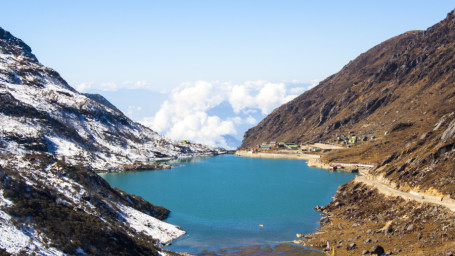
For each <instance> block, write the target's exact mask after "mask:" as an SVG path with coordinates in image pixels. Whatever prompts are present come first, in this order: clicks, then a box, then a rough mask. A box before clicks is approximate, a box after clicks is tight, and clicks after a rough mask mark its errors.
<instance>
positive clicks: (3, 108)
mask: <svg viewBox="0 0 455 256" xmlns="http://www.w3.org/2000/svg"><path fill="white" fill-rule="evenodd" d="M0 46H1V52H0V98H1V103H0V104H1V105H0V122H1V123H2V126H1V128H0V129H1V130H0V134H1V137H0V138H1V141H0V143H1V144H0V146H1V147H0V150H1V151H2V153H13V154H20V153H21V152H50V153H52V154H53V155H54V156H55V157H56V158H58V159H64V161H65V162H67V163H70V164H83V165H84V166H87V167H90V168H91V169H94V170H103V171H106V170H119V169H122V168H123V164H124V163H133V162H143V163H147V162H150V161H153V160H156V159H157V158H162V157H178V156H191V155H195V154H214V153H216V152H215V150H214V149H212V148H208V147H205V146H202V145H193V144H190V145H183V144H181V143H174V142H172V141H170V140H167V139H166V138H164V137H163V136H161V135H159V134H157V133H156V132H154V131H152V130H150V129H148V128H146V127H144V126H142V125H140V124H138V123H135V122H133V121H131V120H130V119H129V118H127V117H126V116H125V115H123V113H121V112H120V111H119V110H118V109H117V108H115V107H114V106H113V105H112V104H111V103H109V102H108V101H107V100H106V99H105V98H103V97H102V96H100V95H87V94H81V93H78V92H77V91H75V90H74V89H73V88H72V87H71V86H69V85H68V84H67V83H66V82H65V80H63V79H62V78H61V77H60V75H59V74H58V73H57V72H55V71H54V70H52V69H50V68H47V67H45V66H43V65H41V64H40V63H39V62H38V60H37V58H36V57H35V56H34V55H33V54H32V52H31V49H30V47H29V46H27V45H26V44H24V43H23V42H22V41H21V40H20V39H17V38H15V37H13V36H12V35H11V34H10V33H8V32H6V31H4V30H2V29H0Z"/></svg>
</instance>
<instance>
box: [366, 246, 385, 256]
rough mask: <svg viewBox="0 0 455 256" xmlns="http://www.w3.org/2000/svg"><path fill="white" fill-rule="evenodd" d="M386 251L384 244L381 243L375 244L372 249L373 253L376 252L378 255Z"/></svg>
mask: <svg viewBox="0 0 455 256" xmlns="http://www.w3.org/2000/svg"><path fill="white" fill-rule="evenodd" d="M384 252H385V251H384V248H382V246H380V245H376V246H374V247H373V248H372V249H371V251H370V253H371V254H376V255H378V256H380V255H383V254H384Z"/></svg>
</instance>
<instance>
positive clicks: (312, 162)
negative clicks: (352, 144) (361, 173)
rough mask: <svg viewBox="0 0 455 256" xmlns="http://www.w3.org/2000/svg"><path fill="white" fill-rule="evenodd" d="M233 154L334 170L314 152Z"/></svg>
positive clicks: (248, 152)
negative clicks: (298, 161)
mask: <svg viewBox="0 0 455 256" xmlns="http://www.w3.org/2000/svg"><path fill="white" fill-rule="evenodd" d="M235 155H236V156H242V157H251V158H268V159H296V160H305V161H307V164H308V166H309V167H313V168H320V169H326V170H331V171H334V169H333V167H332V165H333V164H334V163H324V162H322V161H321V159H320V158H321V155H316V154H305V153H279V152H274V153H265V152H251V151H246V150H237V151H236V152H235ZM336 165H338V166H343V167H352V169H354V166H356V168H359V169H370V168H372V167H374V166H369V165H362V164H346V163H336ZM336 171H342V172H352V171H351V169H349V168H338V169H336Z"/></svg>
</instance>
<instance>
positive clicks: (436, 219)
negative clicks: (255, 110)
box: [242, 11, 455, 255]
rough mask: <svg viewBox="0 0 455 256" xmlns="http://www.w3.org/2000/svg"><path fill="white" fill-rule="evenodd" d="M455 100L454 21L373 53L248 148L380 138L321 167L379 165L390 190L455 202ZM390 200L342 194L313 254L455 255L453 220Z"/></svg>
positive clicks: (354, 191)
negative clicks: (320, 250) (379, 250)
mask: <svg viewBox="0 0 455 256" xmlns="http://www.w3.org/2000/svg"><path fill="white" fill-rule="evenodd" d="M454 100H455V11H452V12H450V13H449V14H448V15H447V17H446V18H445V19H444V20H442V21H441V22H439V23H437V24H435V25H434V26H432V27H430V28H428V29H427V30H425V31H410V32H406V33H404V34H402V35H399V36H396V37H393V38H391V39H389V40H387V41H385V42H383V43H381V44H379V45H377V46H375V47H373V48H372V49H370V50H368V51H367V52H365V53H363V54H361V55H360V56H359V57H357V58H356V59H354V60H352V61H351V62H349V63H348V64H347V65H346V66H345V67H343V68H342V69H341V70H340V71H339V72H338V73H336V74H334V75H332V76H330V77H328V78H327V79H325V80H324V81H322V82H321V83H320V84H319V85H318V86H316V87H315V88H313V89H311V90H309V91H307V92H305V93H303V94H302V95H300V96H299V97H297V98H296V99H294V100H292V101H290V102H289V103H287V104H284V105H283V106H281V107H279V108H277V109H275V110H274V111H273V112H272V113H271V114H270V115H268V116H267V117H266V118H265V119H264V120H262V121H261V122H260V123H259V124H258V125H257V126H256V127H254V128H252V129H250V130H248V131H247V132H246V133H245V136H244V140H243V145H242V147H251V146H255V145H258V144H261V143H262V142H265V141H272V140H273V141H287V142H295V143H312V142H319V141H321V142H326V143H336V138H337V137H339V136H340V134H346V135H350V134H352V135H354V134H355V135H356V136H358V137H363V138H371V137H373V138H374V139H368V140H365V141H360V142H357V143H355V144H352V147H350V148H347V149H345V150H336V151H331V152H328V153H326V154H324V155H323V156H322V158H321V160H322V161H323V162H325V163H331V162H341V163H343V162H345V163H362V162H368V163H373V164H374V165H375V167H374V168H373V169H371V170H370V171H369V173H368V175H369V176H370V177H373V178H374V179H377V180H381V182H382V184H385V185H387V186H389V187H390V188H393V189H395V190H397V191H401V192H403V193H417V194H419V195H422V196H423V197H425V196H428V197H429V196H433V197H439V198H446V199H455V161H454V160H455V101H454ZM382 192H383V191H382ZM382 192H381V191H379V190H378V189H377V187H375V186H372V184H367V183H363V182H361V180H359V179H356V180H354V181H352V182H350V183H348V184H346V185H343V186H341V187H340V189H339V191H338V193H337V195H336V196H335V198H334V201H333V202H332V203H330V204H329V205H328V206H325V207H323V208H322V210H323V211H324V213H325V214H327V215H329V217H328V218H324V221H323V222H324V223H325V224H324V225H323V226H322V227H321V229H320V231H319V232H318V233H316V234H312V235H310V236H309V237H308V238H307V239H306V241H305V244H312V245H318V246H326V245H327V242H329V244H330V246H331V248H332V247H334V248H335V249H336V251H337V255H361V254H362V253H365V254H367V251H371V249H372V247H373V246H378V245H381V246H382V247H384V249H385V252H390V253H393V254H399V255H451V253H455V243H454V234H455V233H454V226H453V221H452V220H453V219H454V217H455V215H454V212H453V211H451V210H450V209H449V208H446V207H443V206H440V205H435V204H431V203H421V202H418V201H414V200H407V199H403V197H400V196H390V195H386V194H384V193H382ZM366 241H368V242H366ZM351 245H352V246H351Z"/></svg>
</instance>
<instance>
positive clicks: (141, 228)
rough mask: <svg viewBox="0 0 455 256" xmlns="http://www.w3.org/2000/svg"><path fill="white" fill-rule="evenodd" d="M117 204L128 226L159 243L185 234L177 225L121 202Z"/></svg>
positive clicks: (164, 242)
mask: <svg viewBox="0 0 455 256" xmlns="http://www.w3.org/2000/svg"><path fill="white" fill-rule="evenodd" d="M117 206H118V207H119V209H120V210H121V211H122V212H123V216H122V217H123V218H125V220H126V222H127V223H128V224H129V225H130V227H132V228H133V229H135V230H136V231H137V232H138V233H139V232H144V233H145V234H146V235H149V236H151V237H153V238H154V239H156V240H158V241H159V242H160V243H161V244H167V243H169V242H170V241H172V240H174V239H176V238H179V237H181V236H183V235H184V234H185V231H183V230H181V229H180V228H179V227H177V226H174V225H172V224H169V223H166V222H163V221H160V220H158V219H156V218H154V217H152V216H150V215H147V214H145V213H142V212H140V211H138V210H136V209H133V208H131V207H128V206H125V205H122V204H119V205H117Z"/></svg>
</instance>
